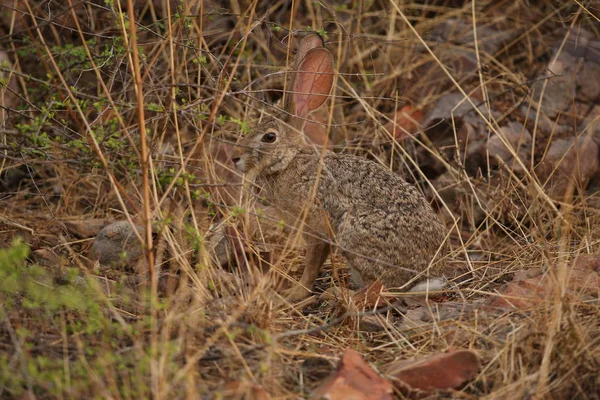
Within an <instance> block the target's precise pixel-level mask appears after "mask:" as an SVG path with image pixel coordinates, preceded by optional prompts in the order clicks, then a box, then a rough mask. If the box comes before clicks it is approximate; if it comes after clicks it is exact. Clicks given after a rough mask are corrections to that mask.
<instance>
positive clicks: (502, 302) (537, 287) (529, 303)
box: [484, 276, 547, 310]
mask: <svg viewBox="0 0 600 400" xmlns="http://www.w3.org/2000/svg"><path fill="white" fill-rule="evenodd" d="M546 291H547V288H546V287H545V286H544V285H542V284H541V276H538V277H535V278H527V279H523V280H518V281H513V282H510V283H508V284H506V285H504V286H503V287H502V288H501V289H500V290H498V292H499V294H498V295H493V296H491V297H490V298H488V300H486V302H485V304H484V308H491V309H493V308H518V309H522V310H524V309H528V308H532V307H535V306H537V305H539V304H541V303H542V302H543V301H544V299H545V298H546V295H547V293H546Z"/></svg>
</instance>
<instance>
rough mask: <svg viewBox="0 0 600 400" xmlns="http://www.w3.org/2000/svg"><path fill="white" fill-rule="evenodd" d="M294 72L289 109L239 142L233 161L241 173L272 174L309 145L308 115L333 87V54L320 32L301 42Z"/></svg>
mask: <svg viewBox="0 0 600 400" xmlns="http://www.w3.org/2000/svg"><path fill="white" fill-rule="evenodd" d="M293 75H294V77H293V83H292V85H291V86H292V94H291V97H290V98H289V101H288V104H287V109H288V112H287V113H286V114H285V115H284V114H276V115H274V116H270V117H268V118H267V119H266V120H265V121H264V122H263V123H261V124H260V125H257V126H256V127H255V128H254V129H253V131H252V132H251V133H250V134H248V135H247V136H246V137H244V138H243V139H242V140H241V141H240V143H239V146H238V151H237V152H236V154H235V155H234V157H233V159H232V160H233V162H234V164H235V166H236V168H237V169H238V170H240V171H241V172H244V173H246V174H254V175H260V174H264V175H269V174H272V173H275V172H277V171H281V170H282V169H284V168H285V167H286V166H287V165H288V164H289V162H290V161H291V160H292V159H293V158H294V156H295V155H296V153H297V152H298V148H299V147H300V146H304V145H306V141H305V136H306V135H305V133H306V132H305V131H304V128H305V126H306V117H307V116H308V114H309V113H310V112H312V111H314V110H316V109H317V108H319V107H321V106H322V105H323V103H325V100H327V98H328V97H329V92H330V91H331V87H332V86H333V76H334V72H333V56H332V55H331V53H330V52H329V50H327V49H326V48H325V47H323V41H322V39H321V38H320V37H319V36H318V35H315V34H312V35H308V36H306V37H305V38H304V39H303V40H302V41H301V43H300V46H299V49H298V53H297V55H296V62H295V67H294V71H293Z"/></svg>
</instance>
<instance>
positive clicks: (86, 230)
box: [63, 218, 111, 239]
mask: <svg viewBox="0 0 600 400" xmlns="http://www.w3.org/2000/svg"><path fill="white" fill-rule="evenodd" d="M110 223H111V221H109V220H107V219H101V218H99V219H93V218H90V219H80V220H72V221H63V224H64V226H65V227H66V228H67V230H68V231H69V233H70V234H71V235H73V236H76V237H78V238H80V239H86V238H91V237H93V236H96V235H97V234H98V232H100V231H101V230H102V229H103V228H104V227H105V226H107V225H108V224H110Z"/></svg>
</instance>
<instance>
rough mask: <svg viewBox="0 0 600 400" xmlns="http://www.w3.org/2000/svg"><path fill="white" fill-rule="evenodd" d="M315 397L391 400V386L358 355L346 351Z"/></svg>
mask: <svg viewBox="0 0 600 400" xmlns="http://www.w3.org/2000/svg"><path fill="white" fill-rule="evenodd" d="M315 397H317V398H325V399H329V400H379V399H382V400H388V399H390V400H391V399H392V384H391V383H390V382H389V381H388V380H386V379H383V378H382V377H380V376H379V375H378V374H377V373H376V372H375V371H373V369H372V368H371V367H370V366H369V364H367V363H366V362H365V361H364V360H363V359H362V357H361V356H360V354H358V353H357V352H356V351H354V350H352V349H347V350H346V351H345V353H344V355H343V356H342V360H341V361H340V365H339V366H338V368H337V370H336V371H335V372H334V373H333V374H332V375H331V376H330V377H329V378H327V379H326V380H325V381H324V382H323V383H322V384H321V386H319V388H317V390H315Z"/></svg>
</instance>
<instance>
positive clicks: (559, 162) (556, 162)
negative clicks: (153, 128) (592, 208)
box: [535, 135, 598, 200]
mask: <svg viewBox="0 0 600 400" xmlns="http://www.w3.org/2000/svg"><path fill="white" fill-rule="evenodd" d="M586 136H587V135H586ZM586 136H583V135H582V136H580V137H573V138H570V139H556V140H555V141H554V142H553V143H552V144H551V145H550V148H549V149H548V151H547V152H546V154H545V157H544V159H543V160H542V162H541V163H540V164H539V165H538V167H537V168H536V170H535V171H536V173H537V175H538V178H539V179H540V181H541V182H542V183H543V184H544V186H545V188H546V190H547V193H548V194H549V195H550V196H551V197H552V198H554V199H559V200H563V197H564V195H565V194H566V191H567V188H568V187H569V184H570V182H571V180H575V182H574V184H575V188H576V189H578V188H579V189H582V188H584V187H585V185H586V184H587V182H588V181H589V179H590V178H591V177H592V176H593V175H594V174H595V173H596V171H597V170H598V145H597V144H596V143H595V142H594V141H593V140H592V138H591V137H586Z"/></svg>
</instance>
